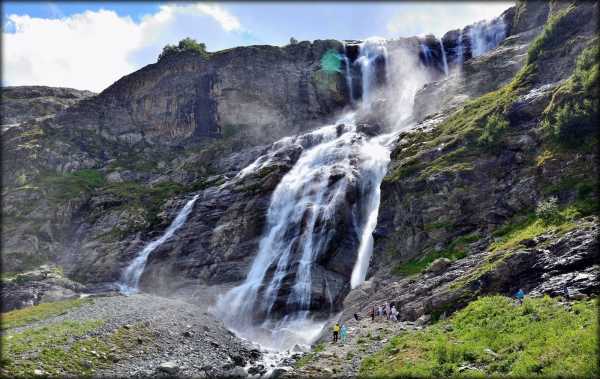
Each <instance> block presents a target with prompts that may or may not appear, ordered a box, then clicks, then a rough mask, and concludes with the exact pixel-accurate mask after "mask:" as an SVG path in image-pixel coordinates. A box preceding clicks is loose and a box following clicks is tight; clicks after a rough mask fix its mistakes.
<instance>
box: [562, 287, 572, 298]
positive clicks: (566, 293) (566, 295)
mask: <svg viewBox="0 0 600 379" xmlns="http://www.w3.org/2000/svg"><path fill="white" fill-rule="evenodd" d="M563 295H564V297H565V300H570V299H571V294H570V293H569V287H567V283H565V285H564V286H563Z"/></svg>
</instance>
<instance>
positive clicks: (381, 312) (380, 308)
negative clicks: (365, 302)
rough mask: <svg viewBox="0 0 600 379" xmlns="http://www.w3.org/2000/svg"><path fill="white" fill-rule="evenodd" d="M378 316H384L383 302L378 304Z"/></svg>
mask: <svg viewBox="0 0 600 379" xmlns="http://www.w3.org/2000/svg"><path fill="white" fill-rule="evenodd" d="M377 316H383V307H382V306H381V304H380V305H378V306H377Z"/></svg>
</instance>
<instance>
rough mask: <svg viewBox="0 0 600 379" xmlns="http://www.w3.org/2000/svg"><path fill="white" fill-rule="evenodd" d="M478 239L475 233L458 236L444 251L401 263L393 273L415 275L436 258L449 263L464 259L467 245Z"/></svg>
mask: <svg viewBox="0 0 600 379" xmlns="http://www.w3.org/2000/svg"><path fill="white" fill-rule="evenodd" d="M479 238H480V237H479V235H478V234H477V233H472V234H468V235H465V236H460V237H458V238H456V239H455V240H453V241H452V242H450V244H449V245H448V246H447V247H446V248H445V249H444V250H441V251H437V252H429V253H427V254H425V255H424V256H423V257H421V258H418V259H412V260H410V261H408V262H405V263H401V264H400V265H398V266H396V267H395V268H394V272H395V273H396V274H397V275H416V274H420V273H421V272H423V271H424V270H425V269H426V268H428V267H429V265H431V263H432V262H433V261H435V260H436V259H438V258H448V259H450V260H451V261H456V260H458V259H461V258H464V257H466V256H467V246H468V244H470V243H472V242H475V241H477V240H478V239H479Z"/></svg>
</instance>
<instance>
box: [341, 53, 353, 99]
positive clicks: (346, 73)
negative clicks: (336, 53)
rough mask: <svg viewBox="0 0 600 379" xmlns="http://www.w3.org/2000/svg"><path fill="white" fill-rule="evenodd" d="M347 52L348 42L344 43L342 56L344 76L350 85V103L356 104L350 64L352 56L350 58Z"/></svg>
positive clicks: (347, 85)
mask: <svg viewBox="0 0 600 379" xmlns="http://www.w3.org/2000/svg"><path fill="white" fill-rule="evenodd" d="M345 52H346V43H344V55H343V56H342V59H343V61H344V66H345V68H344V77H345V79H346V87H348V95H349V97H350V105H354V88H353V86H352V70H351V67H350V65H351V64H352V63H351V62H350V58H348V56H347V55H346V54H345Z"/></svg>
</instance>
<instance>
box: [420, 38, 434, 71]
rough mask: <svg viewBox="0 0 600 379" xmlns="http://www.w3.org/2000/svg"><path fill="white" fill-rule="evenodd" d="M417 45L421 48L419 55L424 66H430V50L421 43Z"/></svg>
mask: <svg viewBox="0 0 600 379" xmlns="http://www.w3.org/2000/svg"><path fill="white" fill-rule="evenodd" d="M419 45H420V47H421V54H422V55H423V60H424V61H425V66H429V65H431V50H430V49H429V46H427V45H425V44H424V43H422V42H421V43H420V44H419Z"/></svg>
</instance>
